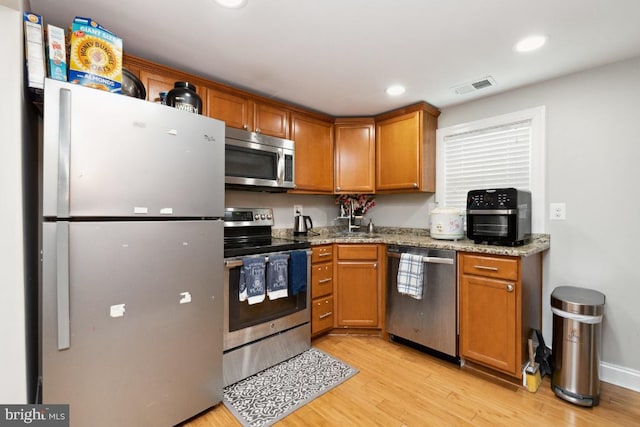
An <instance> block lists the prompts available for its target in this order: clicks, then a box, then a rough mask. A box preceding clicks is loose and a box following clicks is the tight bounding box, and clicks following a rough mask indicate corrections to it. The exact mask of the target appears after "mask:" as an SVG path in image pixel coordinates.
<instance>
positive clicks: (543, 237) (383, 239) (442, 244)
mask: <svg viewBox="0 0 640 427" xmlns="http://www.w3.org/2000/svg"><path fill="white" fill-rule="evenodd" d="M314 232H317V233H318V234H317V235H311V234H309V235H307V236H293V234H292V231H291V230H274V235H275V234H277V235H278V236H279V237H294V238H295V239H296V240H300V241H306V242H309V243H311V245H312V246H314V245H324V244H330V243H382V244H387V245H406V246H416V247H421V248H435V249H451V250H455V251H462V252H476V253H485V254H491V255H510V256H529V255H533V254H536V253H539V252H543V251H546V250H547V249H549V247H550V245H551V243H550V242H551V239H550V236H549V235H548V234H534V235H533V236H532V239H531V241H530V242H529V243H527V244H525V245H522V246H516V247H511V246H497V245H489V244H486V243H482V244H476V243H474V242H473V240H469V239H467V238H466V237H465V238H464V239H460V240H456V241H454V240H440V239H433V238H431V237H430V236H429V230H425V229H402V228H391V227H381V228H378V229H376V230H375V232H374V233H373V234H367V233H351V234H349V233H346V232H345V231H343V230H335V229H332V228H326V229H319V230H315V229H314ZM312 233H313V232H312Z"/></svg>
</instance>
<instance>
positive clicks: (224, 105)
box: [207, 88, 253, 130]
mask: <svg viewBox="0 0 640 427" xmlns="http://www.w3.org/2000/svg"><path fill="white" fill-rule="evenodd" d="M207 105H208V106H209V110H208V111H209V114H208V115H209V117H213V118H214V119H218V120H222V121H223V122H225V124H226V125H227V126H230V127H232V128H238V129H245V130H249V129H250V128H251V127H252V124H253V110H252V109H251V108H250V107H251V106H250V105H249V98H248V97H246V96H242V95H237V94H234V93H231V92H226V91H223V90H218V89H214V88H209V91H208V97H207Z"/></svg>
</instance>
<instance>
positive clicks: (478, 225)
mask: <svg viewBox="0 0 640 427" xmlns="http://www.w3.org/2000/svg"><path fill="white" fill-rule="evenodd" d="M517 234H518V215H517V210H515V209H494V210H477V209H473V210H469V211H467V236H468V237H469V238H470V239H473V240H476V241H490V242H491V241H495V242H502V241H505V242H506V241H516V240H518V235H517Z"/></svg>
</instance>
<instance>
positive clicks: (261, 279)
mask: <svg viewBox="0 0 640 427" xmlns="http://www.w3.org/2000/svg"><path fill="white" fill-rule="evenodd" d="M265 264H266V263H265V258H264V257H246V258H243V259H242V268H240V294H239V295H238V298H239V299H240V301H247V302H248V303H249V304H257V303H259V302H262V301H264V298H265V274H264V273H265Z"/></svg>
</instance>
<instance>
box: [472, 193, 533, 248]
mask: <svg viewBox="0 0 640 427" xmlns="http://www.w3.org/2000/svg"><path fill="white" fill-rule="evenodd" d="M467 237H468V238H469V239H471V240H473V241H474V242H475V243H482V242H487V243H490V244H496V245H505V246H520V245H523V244H525V243H527V242H528V241H529V240H530V239H531V193H530V192H529V191H524V190H517V189H515V188H495V189H488V190H471V191H469V193H468V194H467Z"/></svg>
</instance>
